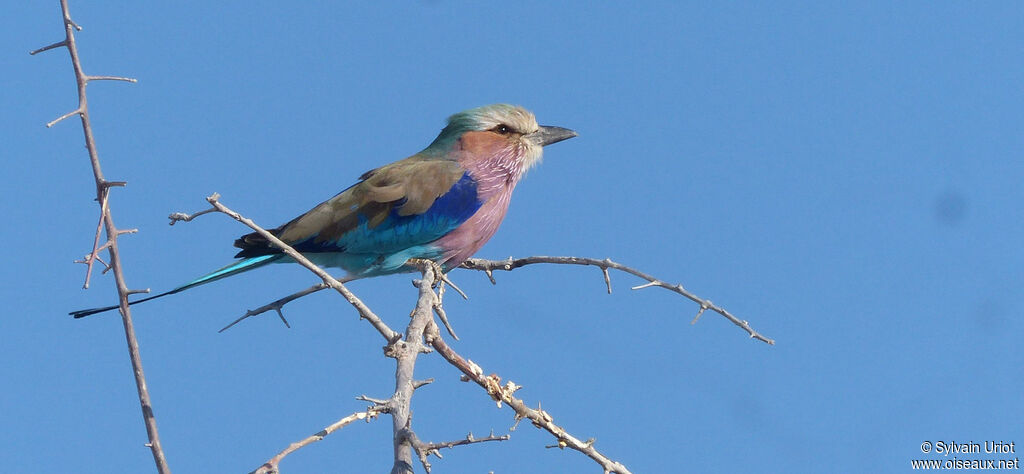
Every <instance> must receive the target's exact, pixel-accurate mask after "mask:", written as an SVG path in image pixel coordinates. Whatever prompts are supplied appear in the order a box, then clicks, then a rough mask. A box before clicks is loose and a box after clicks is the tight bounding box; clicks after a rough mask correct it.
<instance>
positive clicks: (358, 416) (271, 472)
mask: <svg viewBox="0 0 1024 474" xmlns="http://www.w3.org/2000/svg"><path fill="white" fill-rule="evenodd" d="M380 413H381V411H380V410H379V409H377V408H375V407H370V408H367V409H366V411H361V412H358V413H353V414H351V415H349V416H346V417H345V418H342V419H340V420H338V421H336V422H334V423H332V424H331V425H330V426H328V427H326V428H324V429H322V430H320V431H319V432H317V433H315V434H313V435H311V436H309V437H307V438H305V439H303V440H301V441H296V442H294V443H292V444H290V445H289V446H288V447H287V448H285V449H284V451H281V452H280V453H277V455H276V456H274V457H272V458H270V460H269V461H267V462H265V463H263V465H262V466H260V467H259V469H256V470H255V471H252V472H251V473H249V474H277V473H279V472H281V471H280V470H278V467H277V466H278V464H280V463H281V461H282V460H283V459H284V458H285V456H287V455H289V454H291V453H293V452H295V451H298V450H299V449H302V448H304V447H306V446H308V445H310V444H313V443H315V442H317V441H320V440H322V439H324V438H326V437H327V435H329V434H331V433H333V432H335V431H337V430H340V429H341V428H344V427H345V425H348V424H350V423H352V422H353V421H356V420H366V422H367V423H369V422H370V420H372V419H374V418H376V417H377V416H378V415H380Z"/></svg>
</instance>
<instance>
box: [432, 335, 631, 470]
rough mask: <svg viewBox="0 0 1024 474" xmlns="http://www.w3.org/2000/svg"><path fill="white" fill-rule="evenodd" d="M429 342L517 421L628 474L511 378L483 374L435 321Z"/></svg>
mask: <svg viewBox="0 0 1024 474" xmlns="http://www.w3.org/2000/svg"><path fill="white" fill-rule="evenodd" d="M426 341H427V344H430V345H431V347H433V348H434V349H435V350H436V351H437V353H438V354H440V355H441V357H443V358H444V359H445V360H446V361H448V363H449V364H451V365H454V366H455V367H456V368H458V369H459V370H460V371H461V372H462V373H463V374H465V377H466V378H467V379H468V380H472V381H473V382H476V384H477V385H479V386H481V387H483V388H484V390H486V391H487V394H488V395H490V396H491V399H492V400H494V401H495V402H497V403H498V406H499V407H500V406H501V404H502V403H505V404H507V405H508V406H509V407H511V408H512V409H513V410H514V411H515V412H516V420H517V421H518V420H520V419H523V418H526V419H529V420H530V421H531V422H532V423H533V426H536V427H537V428H540V429H543V430H545V431H547V432H548V433H551V435H553V436H554V437H555V439H556V440H557V441H558V447H560V448H566V447H567V448H571V449H574V450H576V451H579V452H581V453H583V454H585V455H587V457H589V458H591V459H593V460H594V461H596V462H597V463H598V464H599V465H600V466H601V467H602V468H603V469H604V470H605V472H615V473H618V474H629V469H627V468H626V466H624V465H623V464H622V463H619V462H617V461H613V460H611V459H609V458H608V457H607V456H605V455H604V454H602V453H601V452H599V451H598V450H597V449H596V448H594V443H593V440H590V441H580V440H579V439H577V438H576V437H574V436H572V435H571V434H569V433H568V432H567V431H565V429H564V428H562V427H560V426H558V425H556V424H555V423H554V422H553V421H552V417H551V415H550V414H548V413H547V412H545V411H544V410H542V409H541V408H540V407H539V406H538V408H537V409H533V408H530V407H528V406H526V403H524V402H523V401H522V400H520V399H518V398H516V397H515V396H514V395H513V394H514V393H515V392H516V390H519V389H520V388H522V387H520V386H519V385H516V384H515V383H513V382H511V381H508V382H505V385H502V384H501V377H499V376H497V375H494V374H492V375H484V371H483V369H482V368H481V367H480V366H479V365H477V364H476V363H474V362H473V361H471V360H468V359H465V358H463V357H462V356H460V355H459V354H458V353H456V352H455V351H454V350H453V349H452V348H451V347H449V346H448V344H446V343H445V342H444V340H443V339H441V333H440V332H439V331H438V328H437V325H436V324H433V322H431V325H430V326H428V327H427V333H426Z"/></svg>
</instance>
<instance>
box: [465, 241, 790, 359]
mask: <svg viewBox="0 0 1024 474" xmlns="http://www.w3.org/2000/svg"><path fill="white" fill-rule="evenodd" d="M538 263H552V264H558V265H592V266H595V267H599V268H601V269H602V270H604V271H605V272H607V270H608V269H609V268H610V269H613V270H619V271H621V272H625V273H629V274H630V275H634V276H636V277H639V278H642V279H644V280H647V282H648V283H645V284H643V285H639V286H635V287H633V289H634V290H639V289H642V288H648V287H652V286H658V287H661V288H664V289H666V290H669V291H672V292H675V293H678V294H680V295H683V296H685V297H686V298H688V299H689V300H690V301H693V302H694V303H697V304H699V305H700V307H701V308H703V309H710V310H711V311H714V312H716V313H718V314H720V315H722V316H724V317H725V318H726V319H728V320H729V321H731V322H732V323H733V324H735V325H737V326H739V327H740V328H742V329H743V330H744V331H746V332H747V334H750V337H751V338H752V339H757V340H759V341H762V342H765V343H768V344H771V345H774V344H775V340H774V339H770V338H767V337H765V336H762V335H761V334H760V333H758V332H757V331H755V330H754V328H752V327H750V324H749V323H748V322H747V321H745V320H742V319H739V318H737V317H736V316H733V315H732V314H731V313H729V312H728V311H726V310H725V309H724V308H721V307H719V306H716V305H715V304H714V303H712V302H711V301H710V300H706V299H703V298H701V297H699V296H697V295H695V294H693V293H690V292H689V291H687V290H686V288H683V285H681V284H676V285H672V284H669V283H665V282H663V281H661V280H659V279H657V278H654V277H653V276H651V275H648V274H646V273H644V272H641V271H640V270H637V269H635V268H632V267H627V266H625V265H623V264H621V263H617V262H613V261H611V260H610V259H607V258H606V259H604V260H598V259H596V258H584V257H548V256H535V257H525V258H515V259H514V258H512V257H509V258H507V259H505V260H485V259H480V258H471V259H469V260H466V261H465V262H463V263H462V268H468V269H470V270H480V271H483V272H485V273H486V274H487V276H488V277H489V278H490V279H491V283H494V277H493V276H492V275H491V272H492V271H494V270H505V271H512V270H515V269H516V268H519V267H523V266H526V265H534V264H538ZM605 275H606V277H607V273H606V274H605ZM605 281H606V282H607V283H608V288H609V293H611V283H610V280H608V279H607V278H606V280H605Z"/></svg>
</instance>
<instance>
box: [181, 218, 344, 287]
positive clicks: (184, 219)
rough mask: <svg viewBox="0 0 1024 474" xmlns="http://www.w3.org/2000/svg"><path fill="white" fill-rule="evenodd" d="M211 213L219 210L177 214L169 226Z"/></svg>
mask: <svg viewBox="0 0 1024 474" xmlns="http://www.w3.org/2000/svg"><path fill="white" fill-rule="evenodd" d="M211 212H217V208H214V207H211V208H209V209H206V210H202V211H199V212H197V213H195V214H185V213H184V212H175V213H173V214H171V215H169V216H167V217H168V218H169V219H170V220H171V222H169V223H168V224H169V225H174V224H175V223H176V222H178V221H183V222H189V221H191V220H192V219H195V218H197V217H199V216H201V215H203V214H209V213H211ZM325 288H326V287H325Z"/></svg>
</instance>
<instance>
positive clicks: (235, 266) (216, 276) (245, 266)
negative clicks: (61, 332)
mask: <svg viewBox="0 0 1024 474" xmlns="http://www.w3.org/2000/svg"><path fill="white" fill-rule="evenodd" d="M281 257H284V254H271V255H260V256H259V257H252V258H246V259H243V260H239V261H237V262H235V263H232V264H231V265H228V266H226V267H223V268H219V269H217V270H214V271H212V272H210V273H207V274H206V275H203V276H201V277H199V278H196V279H195V280H192V281H190V282H188V283H186V284H184V285H181V286H179V287H177V288H175V289H173V290H171V291H167V292H164V293H160V294H159V295H154V296H147V297H145V298H142V299H140V300H135V301H129V302H128V305H129V306H131V305H133V304H137V303H142V302H145V301H149V300H155V299H157V298H161V297H164V296H167V295H173V294H175V293H181V292H182V291H185V290H187V289H189V288H195V287H197V286H199V285H205V284H207V283H210V282H212V281H216V280H220V279H221V278H227V277H229V276H231V275H237V274H239V273H242V272H245V271H249V270H252V269H254V268H259V267H262V266H263V265H266V264H268V263H273V262H275V261H277V260H279V259H280V258H281ZM118 307H119V305H114V306H104V307H102V308H92V309H80V310H78V311H72V312H70V313H68V314H70V315H72V316H74V317H75V318H76V319H77V318H84V317H86V316H89V315H92V314H96V313H102V312H104V311H110V310H112V309H117V308H118Z"/></svg>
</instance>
